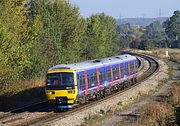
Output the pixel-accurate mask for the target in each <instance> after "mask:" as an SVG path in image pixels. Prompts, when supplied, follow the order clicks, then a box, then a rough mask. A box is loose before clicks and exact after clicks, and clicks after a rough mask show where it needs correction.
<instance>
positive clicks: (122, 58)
mask: <svg viewBox="0 0 180 126" xmlns="http://www.w3.org/2000/svg"><path fill="white" fill-rule="evenodd" d="M131 60H136V57H135V56H132V55H129V54H125V55H119V56H113V57H108V58H103V59H95V60H87V61H83V62H78V63H72V64H59V65H56V66H53V67H51V68H50V69H49V70H57V69H72V70H75V71H81V70H84V69H89V68H94V67H100V66H104V65H109V64H115V63H122V62H128V61H131Z"/></svg>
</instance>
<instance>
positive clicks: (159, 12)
mask: <svg viewBox="0 0 180 126" xmlns="http://www.w3.org/2000/svg"><path fill="white" fill-rule="evenodd" d="M161 14H162V13H161V8H160V9H159V18H161Z"/></svg>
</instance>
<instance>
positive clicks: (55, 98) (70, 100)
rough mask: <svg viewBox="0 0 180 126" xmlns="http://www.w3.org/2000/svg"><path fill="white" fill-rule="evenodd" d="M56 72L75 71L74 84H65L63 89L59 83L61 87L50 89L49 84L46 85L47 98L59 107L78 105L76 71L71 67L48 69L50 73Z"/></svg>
mask: <svg viewBox="0 0 180 126" xmlns="http://www.w3.org/2000/svg"><path fill="white" fill-rule="evenodd" d="M54 73H60V74H61V73H73V77H74V86H73V87H68V86H67V87H66V86H63V89H62V88H61V85H59V89H53V88H52V89H50V88H48V86H46V96H47V99H48V101H49V102H50V103H51V104H54V105H56V106H57V107H59V108H71V107H72V106H74V105H76V102H75V101H76V96H77V93H78V89H77V79H76V78H77V77H76V72H75V71H73V70H69V69H68V70H66V69H63V70H53V71H48V74H54ZM64 88H66V89H64ZM69 106H70V107H69Z"/></svg>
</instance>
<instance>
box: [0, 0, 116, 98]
mask: <svg viewBox="0 0 180 126" xmlns="http://www.w3.org/2000/svg"><path fill="white" fill-rule="evenodd" d="M118 36H119V35H118V33H117V32H116V22H115V20H114V19H113V18H112V17H110V16H107V15H105V14H104V13H99V14H94V15H92V16H91V17H89V18H87V19H85V18H83V17H82V16H81V15H80V14H79V8H78V7H77V6H76V5H71V4H70V3H69V2H67V1H65V0H54V1H50V0H38V1H35V0H31V1H28V2H27V1H26V0H1V1H0V89H1V92H0V95H2V94H7V95H12V94H14V93H17V92H20V91H22V90H23V88H28V87H29V88H32V87H33V86H32V85H27V83H26V82H28V81H29V82H31V81H32V80H37V79H40V78H44V75H45V73H46V71H47V69H48V68H49V67H51V66H53V65H56V64H60V63H72V62H78V61H82V60H87V59H94V58H99V57H107V56H111V55H113V53H115V52H117V50H118V48H117V45H116V44H117V42H118V41H117V40H118ZM29 82H28V83H29ZM32 83H33V81H32ZM29 84H31V83H29ZM33 85H34V84H33ZM34 86H37V85H34Z"/></svg>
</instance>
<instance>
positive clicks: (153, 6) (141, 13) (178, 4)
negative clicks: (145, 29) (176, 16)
mask: <svg viewBox="0 0 180 126" xmlns="http://www.w3.org/2000/svg"><path fill="white" fill-rule="evenodd" d="M69 2H70V3H71V4H73V5H77V6H78V7H79V9H80V14H81V15H82V16H83V17H89V16H90V15H92V14H96V13H101V12H104V13H105V14H107V15H110V16H112V17H114V18H119V17H120V18H136V17H144V18H149V17H150V18H152V17H170V16H172V15H173V12H174V11H175V10H180V0H69Z"/></svg>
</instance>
